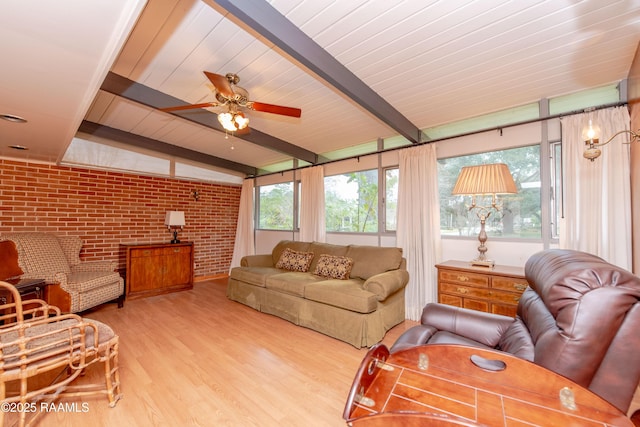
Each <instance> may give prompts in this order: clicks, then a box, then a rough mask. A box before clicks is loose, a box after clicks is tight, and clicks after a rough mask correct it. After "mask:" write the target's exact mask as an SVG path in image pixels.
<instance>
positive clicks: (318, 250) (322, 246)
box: [309, 242, 347, 271]
mask: <svg viewBox="0 0 640 427" xmlns="http://www.w3.org/2000/svg"><path fill="white" fill-rule="evenodd" d="M309 252H313V253H314V254H316V256H315V257H314V258H313V260H312V261H311V266H310V267H309V269H310V271H315V269H316V265H317V264H318V261H319V259H320V255H335V256H344V255H346V254H347V246H344V245H332V244H331V243H320V242H313V243H311V244H310V245H309Z"/></svg>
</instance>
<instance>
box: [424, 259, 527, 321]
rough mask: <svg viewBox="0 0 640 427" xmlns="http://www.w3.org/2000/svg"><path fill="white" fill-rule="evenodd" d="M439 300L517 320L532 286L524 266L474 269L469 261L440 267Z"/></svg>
mask: <svg viewBox="0 0 640 427" xmlns="http://www.w3.org/2000/svg"><path fill="white" fill-rule="evenodd" d="M436 268H437V269H438V301H439V302H441V303H443V304H448V305H453V306H456V307H464V308H471V309H473V310H478V311H485V312H489V313H496V314H503V315H506V316H512V317H514V316H515V315H516V309H517V306H518V301H519V300H520V295H522V292H523V291H524V290H525V289H526V287H527V285H528V283H527V280H526V279H525V277H524V270H523V269H522V268H520V267H509V266H501V265H496V266H495V267H494V268H487V267H474V266H471V265H470V264H469V263H468V262H463V261H447V262H443V263H442V264H437V265H436Z"/></svg>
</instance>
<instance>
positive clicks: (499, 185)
mask: <svg viewBox="0 0 640 427" xmlns="http://www.w3.org/2000/svg"><path fill="white" fill-rule="evenodd" d="M517 192H518V189H517V187H516V183H515V182H514V181H513V177H512V176H511V172H510V171H509V167H507V165H505V164H504V163H495V164H491V165H479V166H465V167H463V168H462V170H461V171H460V175H458V180H457V181H456V185H455V186H454V187H453V191H452V192H451V194H454V195H470V196H471V205H470V206H469V211H471V210H474V209H475V210H476V215H477V216H478V219H480V233H479V234H478V241H480V246H478V253H479V254H478V257H477V258H476V259H474V260H473V261H471V265H478V266H482V267H493V266H494V265H495V262H494V261H493V260H490V259H487V257H486V255H485V254H486V252H487V247H486V246H485V242H486V241H487V233H486V231H485V229H484V225H485V222H486V221H487V219H488V218H489V216H491V213H492V212H493V211H496V212H499V211H500V209H501V208H502V207H501V206H500V205H498V202H497V197H496V196H497V195H498V194H515V193H517ZM476 196H491V205H490V206H478V205H476Z"/></svg>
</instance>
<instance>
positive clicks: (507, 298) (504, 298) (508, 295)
mask: <svg viewBox="0 0 640 427" xmlns="http://www.w3.org/2000/svg"><path fill="white" fill-rule="evenodd" d="M489 299H490V300H491V301H492V302H496V303H501V304H509V305H518V301H520V294H519V293H513V292H505V291H497V290H495V289H492V290H490V291H489Z"/></svg>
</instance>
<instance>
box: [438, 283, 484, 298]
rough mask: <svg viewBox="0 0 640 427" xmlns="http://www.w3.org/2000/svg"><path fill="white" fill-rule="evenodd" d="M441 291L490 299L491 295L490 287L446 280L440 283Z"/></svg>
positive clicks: (464, 296)
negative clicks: (479, 286)
mask: <svg viewBox="0 0 640 427" xmlns="http://www.w3.org/2000/svg"><path fill="white" fill-rule="evenodd" d="M440 292H444V293H447V294H450V295H458V296H461V297H463V298H480V299H489V298H490V297H491V291H490V290H489V288H474V287H473V286H462V285H456V284H453V283H444V282H443V283H440Z"/></svg>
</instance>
